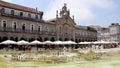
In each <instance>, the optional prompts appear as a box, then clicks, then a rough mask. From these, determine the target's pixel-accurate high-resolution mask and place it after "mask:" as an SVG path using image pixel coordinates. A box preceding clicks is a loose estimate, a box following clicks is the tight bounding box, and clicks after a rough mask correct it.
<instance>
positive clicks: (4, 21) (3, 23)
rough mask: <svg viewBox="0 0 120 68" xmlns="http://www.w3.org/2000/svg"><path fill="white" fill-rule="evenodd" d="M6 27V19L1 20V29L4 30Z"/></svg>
mask: <svg viewBox="0 0 120 68" xmlns="http://www.w3.org/2000/svg"><path fill="white" fill-rule="evenodd" d="M6 28H7V21H6V20H2V29H3V30H6Z"/></svg>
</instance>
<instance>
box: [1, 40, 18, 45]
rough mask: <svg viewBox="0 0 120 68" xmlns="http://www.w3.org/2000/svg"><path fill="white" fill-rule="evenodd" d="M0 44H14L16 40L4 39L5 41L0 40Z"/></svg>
mask: <svg viewBox="0 0 120 68" xmlns="http://www.w3.org/2000/svg"><path fill="white" fill-rule="evenodd" d="M0 44H5V45H8V44H16V42H15V41H12V40H6V41H3V42H1V43H0Z"/></svg>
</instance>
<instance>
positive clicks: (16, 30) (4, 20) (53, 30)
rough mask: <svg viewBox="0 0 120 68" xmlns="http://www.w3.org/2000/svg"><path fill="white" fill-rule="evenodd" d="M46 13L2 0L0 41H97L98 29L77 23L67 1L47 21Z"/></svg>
mask: <svg viewBox="0 0 120 68" xmlns="http://www.w3.org/2000/svg"><path fill="white" fill-rule="evenodd" d="M42 17H43V12H41V11H38V10H37V9H34V8H29V7H25V6H21V5H17V4H12V3H7V2H4V1H0V42H2V41H4V40H7V39H10V40H14V41H19V40H27V41H33V40H39V41H46V40H50V41H55V40H61V41H67V40H72V41H75V42H81V41H96V40H97V31H96V30H94V29H93V28H91V27H88V26H79V25H76V23H75V21H74V16H73V17H72V18H71V17H70V11H69V10H68V9H67V5H66V4H64V6H63V7H62V9H61V10H60V11H56V18H54V19H51V20H48V21H45V20H43V18H42Z"/></svg>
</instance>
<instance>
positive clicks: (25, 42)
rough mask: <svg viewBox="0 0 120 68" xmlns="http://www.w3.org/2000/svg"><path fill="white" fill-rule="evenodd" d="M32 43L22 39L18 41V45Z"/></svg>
mask: <svg viewBox="0 0 120 68" xmlns="http://www.w3.org/2000/svg"><path fill="white" fill-rule="evenodd" d="M29 44H30V43H29V42H27V41H25V40H21V41H18V42H17V45H29Z"/></svg>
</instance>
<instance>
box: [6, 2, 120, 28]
mask: <svg viewBox="0 0 120 68" xmlns="http://www.w3.org/2000/svg"><path fill="white" fill-rule="evenodd" d="M4 1H7V2H11V3H15V4H19V5H23V6H26V7H31V8H36V7H37V9H38V10H39V11H43V12H44V15H43V19H44V20H49V19H53V18H55V17H56V10H58V12H59V11H60V9H61V8H62V7H63V5H64V3H66V4H67V8H68V9H69V10H70V15H71V17H72V16H73V15H74V19H75V22H76V24H77V25H82V26H88V25H98V26H102V27H108V26H109V25H111V23H119V24H120V0H4Z"/></svg>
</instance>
